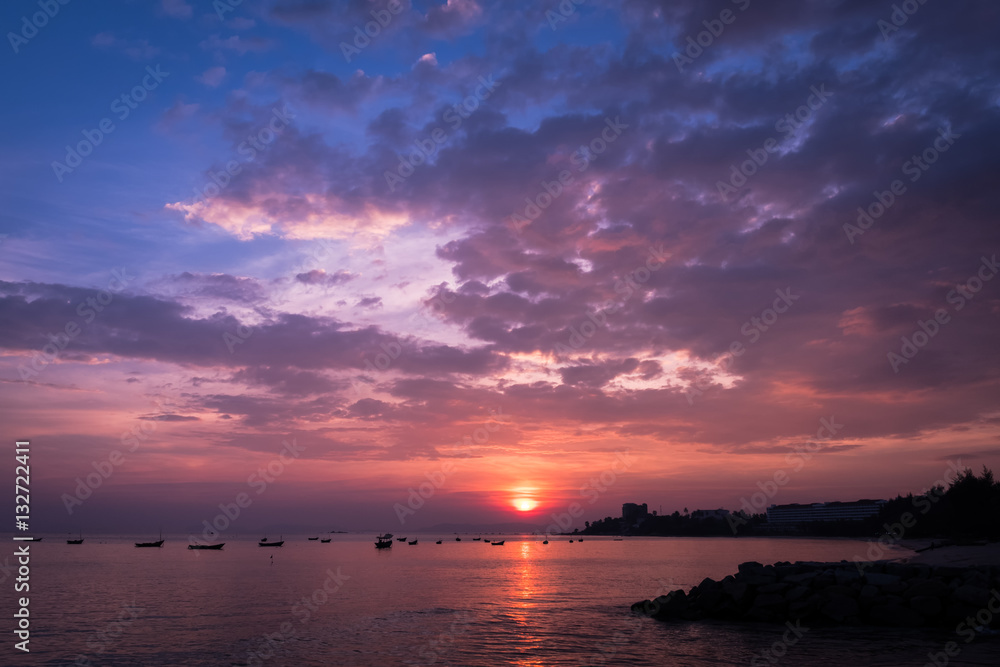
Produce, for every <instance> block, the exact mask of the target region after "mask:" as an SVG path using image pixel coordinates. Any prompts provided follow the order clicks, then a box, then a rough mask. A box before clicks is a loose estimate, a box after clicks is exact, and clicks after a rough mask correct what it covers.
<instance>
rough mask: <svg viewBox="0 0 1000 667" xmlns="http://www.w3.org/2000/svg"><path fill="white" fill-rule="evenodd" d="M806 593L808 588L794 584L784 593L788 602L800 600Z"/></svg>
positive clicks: (807, 593)
mask: <svg viewBox="0 0 1000 667" xmlns="http://www.w3.org/2000/svg"><path fill="white" fill-rule="evenodd" d="M807 595H809V589H808V588H806V587H805V586H796V587H795V588H792V589H791V590H789V591H788V592H786V593H785V599H786V600H788V601H789V602H794V601H795V600H801V599H802V598H804V597H805V596H807Z"/></svg>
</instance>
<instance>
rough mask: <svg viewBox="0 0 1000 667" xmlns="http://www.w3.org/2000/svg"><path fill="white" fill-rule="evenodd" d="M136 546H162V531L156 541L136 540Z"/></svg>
mask: <svg viewBox="0 0 1000 667" xmlns="http://www.w3.org/2000/svg"><path fill="white" fill-rule="evenodd" d="M135 546H137V547H147V548H149V547H162V546H163V531H162V530H161V531H160V539H159V541H157V542H136V543H135Z"/></svg>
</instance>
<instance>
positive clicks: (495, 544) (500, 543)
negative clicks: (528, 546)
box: [490, 540, 507, 547]
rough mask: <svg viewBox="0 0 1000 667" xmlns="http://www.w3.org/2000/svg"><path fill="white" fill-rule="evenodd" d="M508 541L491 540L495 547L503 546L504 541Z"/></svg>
mask: <svg viewBox="0 0 1000 667" xmlns="http://www.w3.org/2000/svg"><path fill="white" fill-rule="evenodd" d="M506 541H507V540H500V541H499V542H491V543H490V544H492V545H493V546H495V547H502V546H503V543H504V542H506Z"/></svg>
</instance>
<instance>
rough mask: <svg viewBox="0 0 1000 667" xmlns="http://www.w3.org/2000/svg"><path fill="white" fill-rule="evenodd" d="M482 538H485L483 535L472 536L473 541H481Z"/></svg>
mask: <svg viewBox="0 0 1000 667" xmlns="http://www.w3.org/2000/svg"><path fill="white" fill-rule="evenodd" d="M481 539H483V538H482V536H479V537H473V538H472V541H473V542H478V541H479V540H481Z"/></svg>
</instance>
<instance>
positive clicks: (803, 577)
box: [784, 572, 819, 584]
mask: <svg viewBox="0 0 1000 667" xmlns="http://www.w3.org/2000/svg"><path fill="white" fill-rule="evenodd" d="M818 576H819V572H803V573H802V574H792V575H789V576H787V577H785V579H784V580H785V581H787V582H789V583H793V584H804V583H808V582H810V581H812V580H813V579H815V578H816V577H818Z"/></svg>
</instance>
